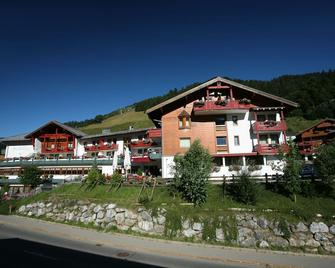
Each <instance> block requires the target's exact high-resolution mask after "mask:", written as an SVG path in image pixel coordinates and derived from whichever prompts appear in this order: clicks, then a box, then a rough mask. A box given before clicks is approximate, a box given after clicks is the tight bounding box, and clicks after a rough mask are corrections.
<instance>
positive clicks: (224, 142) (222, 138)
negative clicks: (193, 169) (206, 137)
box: [216, 136, 227, 146]
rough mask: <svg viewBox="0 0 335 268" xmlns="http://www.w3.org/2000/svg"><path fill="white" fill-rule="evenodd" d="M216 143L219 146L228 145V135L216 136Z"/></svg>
mask: <svg viewBox="0 0 335 268" xmlns="http://www.w3.org/2000/svg"><path fill="white" fill-rule="evenodd" d="M216 145H217V146H225V145H227V137H226V136H218V137H216Z"/></svg>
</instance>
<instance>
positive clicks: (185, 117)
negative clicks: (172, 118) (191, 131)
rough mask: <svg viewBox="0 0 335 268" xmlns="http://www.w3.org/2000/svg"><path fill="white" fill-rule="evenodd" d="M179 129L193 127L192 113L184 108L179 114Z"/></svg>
mask: <svg viewBox="0 0 335 268" xmlns="http://www.w3.org/2000/svg"><path fill="white" fill-rule="evenodd" d="M178 124H179V129H188V128H190V127H191V120H190V115H189V114H188V113H187V112H186V111H185V110H184V111H182V112H181V113H180V114H179V116H178Z"/></svg>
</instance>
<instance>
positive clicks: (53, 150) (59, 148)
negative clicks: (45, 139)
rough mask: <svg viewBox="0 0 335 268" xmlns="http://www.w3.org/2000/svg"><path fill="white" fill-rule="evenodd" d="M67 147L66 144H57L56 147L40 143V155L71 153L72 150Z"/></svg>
mask: <svg viewBox="0 0 335 268" xmlns="http://www.w3.org/2000/svg"><path fill="white" fill-rule="evenodd" d="M69 145H70V144H68V143H58V144H56V145H55V144H46V143H42V146H41V154H62V153H73V148H70V147H69ZM71 145H72V144H71Z"/></svg>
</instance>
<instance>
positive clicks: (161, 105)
mask: <svg viewBox="0 0 335 268" xmlns="http://www.w3.org/2000/svg"><path fill="white" fill-rule="evenodd" d="M216 82H223V83H225V84H227V85H230V86H234V87H237V88H240V89H242V90H245V91H248V92H251V93H253V94H258V95H260V96H263V97H265V98H269V99H272V100H274V101H277V102H280V103H283V104H286V105H288V106H291V107H298V106H299V104H298V103H296V102H293V101H290V100H287V99H285V98H282V97H278V96H275V95H273V94H270V93H266V92H264V91H261V90H258V89H255V88H252V87H248V86H245V85H242V84H240V83H237V82H234V81H231V80H228V79H225V78H222V77H220V76H218V77H215V78H213V79H211V80H208V81H206V82H204V83H202V84H200V85H198V86H196V87H194V88H192V89H189V90H187V91H185V92H183V93H181V94H179V95H177V96H175V97H172V98H170V99H168V100H166V101H163V102H162V103H160V104H157V105H155V106H154V107H152V108H150V109H148V110H147V111H146V113H147V114H150V113H152V112H154V111H156V110H158V109H161V108H163V107H164V106H166V105H169V104H171V103H173V102H175V101H177V100H180V99H182V98H184V97H187V96H188V95H190V94H192V93H194V92H196V91H198V90H200V89H203V88H206V87H208V86H210V85H212V84H214V83H216Z"/></svg>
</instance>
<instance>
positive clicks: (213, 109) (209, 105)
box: [193, 100, 255, 114]
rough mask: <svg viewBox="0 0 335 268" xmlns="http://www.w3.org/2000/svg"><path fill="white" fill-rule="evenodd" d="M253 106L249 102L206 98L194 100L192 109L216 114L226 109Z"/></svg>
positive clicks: (198, 112)
mask: <svg viewBox="0 0 335 268" xmlns="http://www.w3.org/2000/svg"><path fill="white" fill-rule="evenodd" d="M253 107H255V105H253V104H251V103H241V102H240V101H237V100H231V101H218V100H216V101H214V100H207V101H204V102H194V103H193V110H194V112H195V113H196V114H216V113H219V112H220V111H227V110H249V109H250V108H253Z"/></svg>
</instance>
